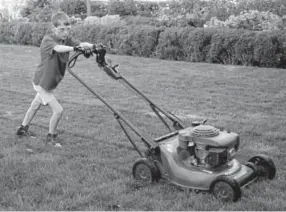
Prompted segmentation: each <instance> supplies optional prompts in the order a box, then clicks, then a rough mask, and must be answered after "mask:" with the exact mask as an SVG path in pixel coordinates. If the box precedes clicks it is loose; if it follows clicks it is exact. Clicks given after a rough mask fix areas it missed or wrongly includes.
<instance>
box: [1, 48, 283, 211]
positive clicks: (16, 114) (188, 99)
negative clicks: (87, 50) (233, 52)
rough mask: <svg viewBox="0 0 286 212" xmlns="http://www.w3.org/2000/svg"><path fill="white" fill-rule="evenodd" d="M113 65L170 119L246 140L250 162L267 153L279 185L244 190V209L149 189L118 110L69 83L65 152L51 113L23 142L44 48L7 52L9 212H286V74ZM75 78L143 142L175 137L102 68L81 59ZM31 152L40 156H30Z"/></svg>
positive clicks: (150, 63) (62, 90)
mask: <svg viewBox="0 0 286 212" xmlns="http://www.w3.org/2000/svg"><path fill="white" fill-rule="evenodd" d="M108 56H109V58H111V59H112V61H113V62H114V63H118V64H120V66H119V71H120V72H121V73H122V75H124V76H125V77H126V78H127V79H128V80H129V81H130V82H131V83H133V84H134V85H136V87H137V88H138V89H139V90H141V91H142V92H143V93H145V94H146V95H147V96H148V97H150V98H151V99H152V100H153V101H154V102H156V103H157V104H158V105H160V106H162V107H163V108H164V109H166V110H169V111H172V112H173V113H175V114H177V115H185V116H188V117H190V118H192V119H201V118H207V119H208V122H207V123H209V124H212V125H219V126H222V127H226V128H228V129H230V130H232V131H235V132H237V133H238V134H239V135H240V136H241V143H242V145H241V146H242V149H241V151H240V152H239V153H238V156H237V157H238V159H239V160H240V161H241V162H245V161H247V159H248V158H249V157H251V156H252V155H254V154H257V153H264V154H268V155H269V156H271V157H272V158H273V159H274V162H275V163H276V166H277V177H276V179H275V180H273V181H261V182H257V183H254V184H252V185H251V186H249V187H247V188H244V189H243V190H242V191H243V195H242V199H241V200H240V201H238V202H236V203H222V202H219V201H217V200H216V199H215V198H213V196H212V195H211V194H209V193H196V192H194V191H189V192H186V191H185V190H184V189H182V188H179V187H177V186H174V185H172V184H170V183H168V182H166V181H164V180H161V181H159V182H158V183H156V184H152V185H149V186H144V187H143V186H141V185H139V184H138V183H137V182H135V181H134V179H133V177H132V173H131V170H132V165H133V163H134V161H135V160H136V159H138V158H139V156H138V154H137V152H136V151H134V149H133V148H132V145H131V144H130V143H129V142H128V139H127V138H126V137H125V135H124V133H123V132H122V131H121V129H120V127H119V125H118V123H117V122H116V120H115V119H114V117H113V114H112V113H111V112H110V111H109V109H108V108H107V107H106V106H104V105H103V104H102V103H101V102H100V101H99V100H97V99H96V98H94V97H93V96H92V94H91V93H90V92H89V91H88V90H87V89H86V88H84V87H83V86H81V84H80V83H79V82H78V81H76V79H75V78H73V77H72V76H71V75H70V74H69V73H66V76H65V78H64V80H63V81H62V83H61V84H60V86H59V87H58V89H57V90H56V91H55V95H56V97H57V98H58V99H59V101H60V103H61V104H62V106H63V108H64V109H65V112H64V115H63V118H62V120H61V122H60V124H59V130H60V132H61V134H60V135H59V137H60V139H61V141H62V143H63V145H64V149H62V150H58V149H52V148H44V145H43V140H44V138H45V135H46V133H47V131H48V124H49V118H50V116H51V111H50V109H49V108H48V107H42V108H41V110H40V111H39V112H38V113H37V116H36V117H35V119H34V120H33V122H32V125H31V127H30V128H31V130H32V131H34V132H36V134H37V136H36V138H21V139H19V138H17V137H16V136H15V130H16V128H17V127H18V126H19V124H21V121H22V119H23V117H24V114H25V112H26V110H27V109H28V107H29V104H30V102H31V100H32V99H33V97H34V95H35V92H34V91H33V88H32V84H31V79H32V77H33V74H34V71H35V68H36V64H37V63H38V62H39V48H37V47H27V46H14V45H1V46H0V81H1V84H0V85H1V86H0V95H1V102H0V106H1V109H0V124H1V128H0V133H1V143H0V145H1V150H0V158H1V159H0V167H1V172H0V205H1V206H0V209H1V210H125V211H127V210H133V211H134V210H165V211H166V210H172V211H174V210H211V211H214V210H227V211H230V210H285V208H286V203H285V199H286V194H285V189H286V172H285V170H284V167H285V166H286V153H285V151H284V150H285V149H286V142H285V140H286V130H285V127H286V122H285V120H284V119H285V117H286V113H285V112H286V110H285V99H286V93H285V89H286V83H285V79H286V71H285V70H282V69H266V68H256V67H243V66H230V65H229V66H223V65H216V64H206V63H188V62H178V61H163V60H157V59H146V58H139V57H129V56H117V55H108ZM74 70H75V71H76V73H78V75H79V76H81V78H82V79H83V80H84V81H85V82H86V83H87V84H89V85H90V86H91V87H92V88H93V89H95V90H96V91H98V92H100V93H101V94H102V96H104V97H105V98H106V99H107V100H108V101H109V102H111V103H112V105H113V106H114V107H115V108H116V109H118V110H119V111H120V112H121V113H122V114H123V115H124V116H126V117H127V118H128V120H130V121H131V122H132V123H133V124H134V125H135V126H136V127H137V128H138V129H139V130H140V132H142V134H143V135H146V136H150V137H152V138H153V137H159V136H161V135H164V134H166V133H167V131H166V129H165V128H164V126H163V125H162V124H159V122H158V121H156V119H155V118H154V116H152V115H150V112H151V111H150V109H149V107H148V105H146V104H144V102H143V101H142V100H140V99H138V97H137V96H136V95H134V94H133V93H131V92H129V91H128V90H126V88H125V87H124V86H122V85H121V84H120V83H117V82H115V81H113V80H112V79H110V78H109V77H108V76H107V75H106V74H105V73H104V72H102V71H101V70H100V69H99V68H98V67H97V65H96V63H95V60H94V58H90V59H85V58H80V60H79V61H78V63H77V64H76V67H75V69H74ZM133 136H134V135H133ZM135 138H136V137H135ZM137 140H139V139H137ZM138 142H139V141H138ZM141 146H142V145H141ZM141 146H140V148H141ZM27 147H31V148H33V149H34V150H35V152H34V153H28V152H26V151H25V150H26V148H27Z"/></svg>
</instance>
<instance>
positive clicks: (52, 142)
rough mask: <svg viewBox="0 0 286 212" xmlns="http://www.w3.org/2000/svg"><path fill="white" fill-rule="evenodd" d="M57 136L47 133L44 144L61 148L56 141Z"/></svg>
mask: <svg viewBox="0 0 286 212" xmlns="http://www.w3.org/2000/svg"><path fill="white" fill-rule="evenodd" d="M57 136H58V135H57V134H51V133H48V134H47V137H46V144H50V145H52V146H54V147H59V148H62V147H63V146H62V145H61V143H60V142H58V141H57Z"/></svg>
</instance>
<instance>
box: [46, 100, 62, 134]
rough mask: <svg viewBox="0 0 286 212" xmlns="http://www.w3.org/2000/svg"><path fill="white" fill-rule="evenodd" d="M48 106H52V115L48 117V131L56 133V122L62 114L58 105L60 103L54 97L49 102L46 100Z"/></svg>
mask: <svg viewBox="0 0 286 212" xmlns="http://www.w3.org/2000/svg"><path fill="white" fill-rule="evenodd" d="M48 104H49V106H50V107H51V108H52V111H53V115H52V117H51V119H50V126H49V133H50V134H52V135H54V134H56V129H57V126H58V123H59V121H60V119H61V117H62V114H63V107H62V106H61V105H60V103H59V102H58V101H57V100H56V98H54V99H53V100H51V101H50V102H48Z"/></svg>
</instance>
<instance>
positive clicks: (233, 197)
mask: <svg viewBox="0 0 286 212" xmlns="http://www.w3.org/2000/svg"><path fill="white" fill-rule="evenodd" d="M211 192H212V193H213V195H214V196H215V197H216V198H217V199H219V200H222V201H234V202H236V201H237V200H239V199H240V197H241V189H240V186H239V184H238V182H237V181H236V180H235V179H232V178H229V177H226V176H219V177H218V178H217V179H216V180H215V181H214V182H213V183H212V185H211Z"/></svg>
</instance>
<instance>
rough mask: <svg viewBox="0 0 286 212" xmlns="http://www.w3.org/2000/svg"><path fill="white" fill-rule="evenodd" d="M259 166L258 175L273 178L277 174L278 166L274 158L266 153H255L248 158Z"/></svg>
mask: <svg viewBox="0 0 286 212" xmlns="http://www.w3.org/2000/svg"><path fill="white" fill-rule="evenodd" d="M248 162H251V163H253V164H255V165H256V166H257V169H258V175H259V176H262V177H267V178H268V179H270V180H272V179H273V178H274V177H275V175H276V167H275V164H274V162H273V160H272V159H271V158H270V157H268V156H266V155H255V156H253V157H252V158H250V159H249V160H248Z"/></svg>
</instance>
